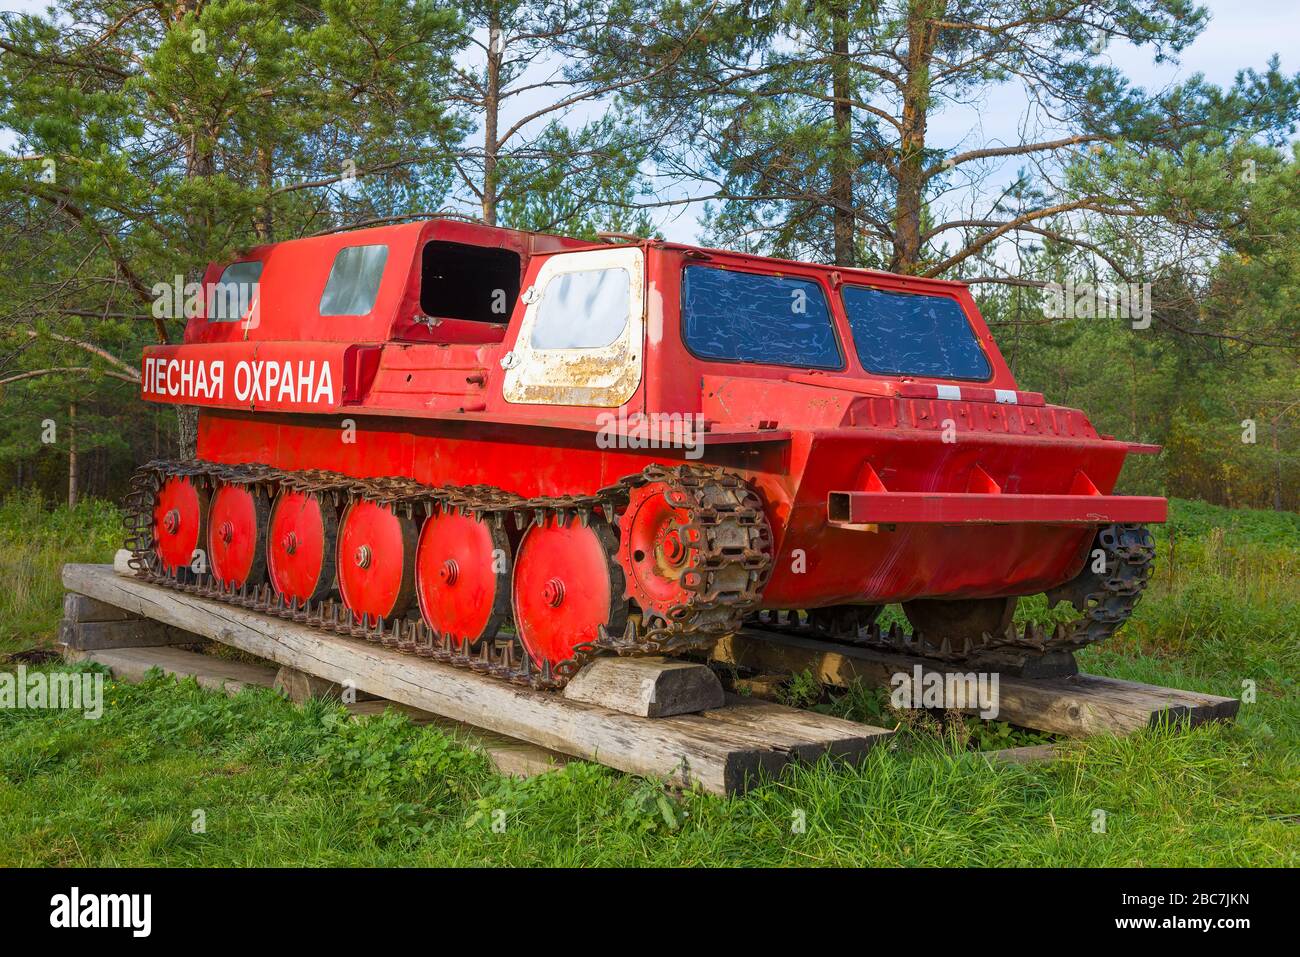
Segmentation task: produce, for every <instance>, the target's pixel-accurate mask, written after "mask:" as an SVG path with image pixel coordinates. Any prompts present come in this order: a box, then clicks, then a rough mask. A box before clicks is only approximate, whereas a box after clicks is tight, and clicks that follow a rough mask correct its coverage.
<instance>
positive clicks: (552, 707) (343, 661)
mask: <svg viewBox="0 0 1300 957" xmlns="http://www.w3.org/2000/svg"><path fill="white" fill-rule="evenodd" d="M63 583H64V586H65V587H66V588H68V589H70V590H72V591H76V592H79V593H81V594H86V595H90V596H91V597H94V598H97V599H99V600H100V601H105V602H108V603H109V604H112V605H116V606H118V607H120V608H125V609H127V610H128V611H131V612H134V613H136V614H139V615H143V616H144V617H148V618H152V619H154V620H157V621H161V622H164V623H166V624H170V625H174V626H176V627H179V628H184V629H186V630H189V631H194V632H196V633H198V634H202V635H205V636H207V637H210V638H213V639H214V640H217V641H220V642H223V643H225V644H229V645H233V646H234V647H237V648H242V649H243V650H245V651H247V652H250V653H251V654H254V655H257V656H259V657H261V658H267V659H270V660H272V661H275V662H277V663H279V664H282V665H288V666H290V667H292V668H297V669H298V670H300V671H305V672H308V673H310V674H313V675H317V676H319V677H321V678H324V679H326V680H329V681H336V682H339V683H344V682H347V681H352V682H353V684H354V685H355V686H356V687H357V688H360V689H362V690H365V691H369V692H371V693H372V694H376V695H379V696H381V697H383V698H388V699H390V700H393V701H399V702H402V703H404V704H409V705H412V706H414V707H417V708H420V709H422V710H425V711H431V712H434V713H435V714H439V715H441V716H443V717H446V718H451V719H453V720H456V721H462V722H466V723H469V724H473V725H475V726H477V727H480V728H486V729H488V730H490V731H495V732H497V733H499V734H504V735H506V736H508V737H512V738H518V739H520V740H524V741H528V742H530V743H532V744H536V745H539V746H541V747H544V748H549V749H552V750H556V751H561V752H563V753H565V754H570V755H573V756H575V757H579V758H585V759H588V760H595V761H599V762H601V763H602V764H607V765H609V766H610V767H613V768H617V769H619V770H622V771H628V772H631V773H634V774H645V775H652V776H656V777H661V778H664V779H666V780H668V781H671V782H673V783H675V784H678V785H681V786H685V787H702V788H704V789H706V790H708V791H711V792H713V793H718V794H732V793H737V792H740V791H742V790H744V789H745V788H746V787H748V786H749V785H750V784H751V783H753V782H754V781H755V780H757V778H758V776H759V774H760V773H767V774H776V773H778V772H779V771H780V770H781V768H782V767H784V766H785V765H786V764H787V763H788V762H789V761H790V760H791V759H792V758H793V757H794V756H795V751H794V749H778V748H776V747H773V746H771V745H770V743H767V742H766V741H765V740H764V739H763V738H762V737H760V736H758V735H757V734H756V732H754V730H753V729H743V728H740V727H737V726H735V725H728V724H726V723H724V722H720V721H706V720H702V716H700V715H681V716H675V717H670V718H658V719H655V720H653V721H651V720H646V719H644V718H637V717H634V716H631V715H626V714H621V713H619V712H616V711H611V710H609V709H607V708H601V707H599V706H596V705H590V704H586V703H584V702H578V701H568V700H566V699H564V698H563V697H561V696H559V695H552V694H545V693H542V692H536V691H532V690H529V689H523V688H518V687H515V686H513V685H510V684H507V683H505V682H502V681H499V680H497V679H494V678H490V677H487V676H485V675H479V674H475V673H474V672H472V671H467V670H462V669H457V668H452V667H450V666H448V665H443V664H439V663H438V662H433V661H428V660H425V659H420V658H413V657H411V656H409V655H403V654H401V653H399V652H397V651H394V650H392V649H388V648H384V647H382V646H376V645H373V644H368V643H365V642H358V641H349V640H346V639H342V638H335V637H333V636H327V635H323V634H321V633H320V632H317V631H315V630H313V629H311V628H308V627H306V626H304V625H299V624H295V623H293V622H286V621H283V620H280V619H276V618H272V617H270V616H267V615H261V614H258V613H255V612H252V611H248V610H246V609H243V608H239V607H237V606H234V605H227V604H223V603H221V602H217V601H211V600H208V599H203V598H198V597H196V596H193V595H188V594H185V593H184V592H177V591H172V590H170V589H166V588H162V587H159V586H156V585H149V584H146V583H144V582H141V581H139V580H138V579H135V578H130V577H126V576H122V575H116V574H114V573H113V571H112V569H111V568H110V567H108V566H103V565H65V566H64V569H63ZM724 710H725V709H724ZM742 732H743V733H742ZM884 733H885V732H883V731H881V730H880V729H870V728H868V729H866V731H862V730H857V731H856V732H855V734H854V735H853V736H852V737H853V738H855V739H860V738H862V737H863V735H868V736H873V740H874V736H878V735H881V734H884ZM837 735H838V736H837ZM848 737H850V736H848V735H845V734H843V733H842V732H839V731H836V732H823V733H822V742H821V744H822V747H821V748H820V750H819V752H818V753H820V752H821V751H824V750H828V749H834V750H836V751H846V750H851V748H852V747H853V744H852V741H851V740H845V739H846V738H848ZM808 750H809V749H804V753H807V751H808Z"/></svg>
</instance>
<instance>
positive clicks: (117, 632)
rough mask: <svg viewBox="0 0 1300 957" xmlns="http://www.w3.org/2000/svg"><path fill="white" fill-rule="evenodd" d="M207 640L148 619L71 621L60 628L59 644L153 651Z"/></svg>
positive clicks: (72, 646) (77, 646)
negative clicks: (163, 646)
mask: <svg viewBox="0 0 1300 957" xmlns="http://www.w3.org/2000/svg"><path fill="white" fill-rule="evenodd" d="M204 641H207V639H206V638H201V637H199V636H198V635H195V634H192V633H191V632H188V631H184V630H182V629H180V628H173V627H171V626H170V625H164V624H161V623H159V622H156V621H150V620H149V619H147V618H136V617H131V618H126V619H123V620H122V621H68V620H67V619H64V621H63V622H62V623H60V625H59V643H60V644H64V645H67V646H68V647H69V648H77V649H79V650H81V651H95V650H97V649H100V648H153V647H157V646H160V645H192V644H196V643H201V642H204Z"/></svg>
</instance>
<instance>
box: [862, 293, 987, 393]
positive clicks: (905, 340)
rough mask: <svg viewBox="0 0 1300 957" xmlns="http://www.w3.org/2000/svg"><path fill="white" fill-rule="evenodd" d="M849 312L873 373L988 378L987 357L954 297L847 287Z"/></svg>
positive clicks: (865, 361)
mask: <svg viewBox="0 0 1300 957" xmlns="http://www.w3.org/2000/svg"><path fill="white" fill-rule="evenodd" d="M842 295H843V297H844V311H845V312H846V313H847V314H848V317H849V326H850V327H851V328H852V329H853V341H854V343H855V345H856V347H857V350H858V359H859V360H860V361H861V362H862V366H863V368H865V369H867V370H868V371H869V372H877V373H880V374H882V375H916V376H931V377H934V378H937V379H976V380H983V379H987V378H988V377H989V375H990V373H991V371H992V370H991V369H990V368H989V360H988V357H987V356H985V355H984V350H983V349H981V348H980V345H979V342H978V341H977V340H976V338H975V331H974V330H973V329H971V327H970V323H969V322H967V321H966V314H965V313H963V312H962V309H961V305H960V304H959V303H958V302H957V301H956V300H955V299H949V298H948V297H947V296H921V295H915V294H913V293H900V292H886V291H885V290H883V289H871V288H869V287H866V286H845V287H844V290H843V293H842Z"/></svg>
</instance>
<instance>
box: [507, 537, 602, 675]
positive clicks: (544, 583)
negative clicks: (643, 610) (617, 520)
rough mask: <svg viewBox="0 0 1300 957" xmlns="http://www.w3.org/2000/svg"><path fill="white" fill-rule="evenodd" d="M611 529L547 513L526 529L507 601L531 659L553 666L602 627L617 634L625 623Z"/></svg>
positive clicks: (597, 634)
mask: <svg viewBox="0 0 1300 957" xmlns="http://www.w3.org/2000/svg"><path fill="white" fill-rule="evenodd" d="M617 544H618V543H617V541H616V539H615V536H614V532H613V530H611V529H610V527H609V526H608V525H607V524H605V523H604V522H602V521H600V520H599V519H594V518H593V519H592V520H591V522H590V524H589V525H587V526H585V527H584V526H583V524H582V523H581V522H580V521H579V520H578V519H577V518H572V519H570V520H569V521H568V522H567V523H566V524H560V523H559V522H558V521H557V520H556V519H554V518H552V517H549V516H548V517H547V518H546V519H545V520H544V521H543V522H542V524H540V525H538V524H534V525H532V526H530V527H529V529H528V531H526V532H525V533H524V537H523V540H522V541H521V542H520V543H519V551H518V552H517V553H516V555H515V573H514V581H513V582H512V585H511V589H510V592H511V594H510V603H511V607H512V608H513V610H514V618H515V630H516V631H517V632H518V634H519V640H520V641H521V642H523V646H524V650H525V651H527V652H528V655H529V657H530V658H532V660H533V663H534V664H536V665H537V666H538V667H541V666H542V664H543V663H544V662H548V661H549V662H550V663H551V664H552V665H553V666H554V665H557V664H559V663H560V662H563V661H567V660H568V659H569V658H572V657H573V649H574V648H575V647H577V646H578V645H580V644H584V643H586V642H593V641H595V640H596V639H597V638H598V637H599V636H600V635H599V633H600V627H601V626H602V625H604V626H605V628H606V629H607V630H608V631H609V632H610V633H611V634H613V635H620V634H622V631H623V626H624V624H626V622H627V602H626V601H625V600H624V598H623V570H622V569H621V568H619V566H618V562H617V561H615V559H614V552H615V549H616V548H617Z"/></svg>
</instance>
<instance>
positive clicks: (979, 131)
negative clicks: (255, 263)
mask: <svg viewBox="0 0 1300 957" xmlns="http://www.w3.org/2000/svg"><path fill="white" fill-rule="evenodd" d="M1202 3H1203V5H1204V6H1205V7H1207V8H1208V10H1209V11H1210V22H1209V25H1208V26H1207V27H1206V29H1205V31H1204V32H1203V33H1202V34H1201V35H1200V36H1199V37H1198V38H1197V39H1196V41H1195V42H1194V43H1193V44H1192V45H1191V46H1189V47H1188V48H1187V49H1186V50H1184V51H1183V53H1182V54H1181V56H1180V58H1179V62H1177V63H1165V64H1155V63H1153V62H1152V60H1151V56H1150V53H1149V52H1147V51H1143V50H1139V49H1135V48H1133V47H1131V46H1128V45H1126V44H1113V45H1112V46H1111V47H1109V48H1108V49H1107V50H1106V51H1105V55H1106V56H1109V57H1110V58H1111V59H1112V60H1113V61H1114V62H1115V64H1116V65H1117V66H1120V67H1121V68H1123V69H1124V71H1125V72H1126V73H1127V74H1128V76H1129V77H1130V79H1131V80H1132V81H1133V82H1134V83H1135V84H1137V85H1140V86H1145V87H1147V88H1156V89H1158V88H1162V87H1164V86H1167V85H1170V84H1173V83H1176V82H1179V81H1180V80H1185V79H1187V78H1188V77H1190V76H1192V75H1193V74H1195V73H1203V74H1205V76H1206V78H1207V79H1208V80H1209V81H1210V82H1212V83H1217V84H1220V85H1226V84H1229V83H1231V82H1232V80H1233V77H1234V75H1235V73H1236V72H1237V71H1238V70H1239V69H1242V68H1244V67H1254V68H1255V69H1263V68H1264V66H1265V65H1266V63H1267V61H1268V58H1269V57H1270V56H1271V55H1273V54H1274V53H1278V54H1279V55H1280V57H1281V65H1282V69H1283V71H1284V72H1292V73H1294V72H1296V71H1297V70H1300V53H1297V51H1300V4H1297V2H1296V0H1202ZM46 5H47V3H46V0H0V12H3V11H20V12H38V11H41V10H43V9H44V8H45V7H46ZM535 106H536V104H535V103H529V102H528V101H526V100H523V101H521V102H519V103H516V104H515V106H514V111H515V112H514V113H513V115H514V116H515V117H518V116H522V115H524V113H525V111H528V110H531V109H533V108H535ZM1024 113H1025V93H1024V91H1023V89H1021V88H1019V87H1018V86H1017V85H1015V84H1009V85H1007V86H1003V87H998V88H994V89H992V90H990V91H988V93H987V95H986V96H985V97H984V99H983V100H982V102H980V103H977V104H972V105H971V106H969V107H963V108H961V109H954V110H950V111H948V112H945V113H943V114H940V115H939V116H937V117H935V118H933V119H932V120H931V122H930V124H929V130H930V134H931V138H932V141H933V142H934V143H936V144H939V143H942V144H944V145H953V146H960V147H962V148H965V149H969V148H972V147H975V146H990V145H997V144H999V143H1003V142H1011V141H1014V140H1016V139H1017V137H1018V124H1019V123H1020V121H1021V120H1022V119H1023V117H1024ZM504 119H505V120H506V122H510V121H511V116H510V115H507V116H506V117H504ZM12 146H13V137H12V136H11V135H9V134H7V133H6V131H4V130H0V150H6V151H7V150H9V149H10V148H12ZM1013 172H1014V166H1013V164H1011V163H1009V164H1008V165H1007V167H1005V169H1004V170H1001V171H999V173H1000V174H1001V175H1004V176H1006V177H1008V178H1009V177H1010V175H1012V173H1013ZM995 180H996V177H995ZM701 212H702V207H701V205H700V204H691V205H688V206H685V207H680V208H678V209H676V210H675V211H671V212H658V213H657V214H656V217H655V218H656V220H657V223H658V225H659V228H660V230H661V231H662V232H663V234H664V235H665V236H666V237H667V238H669V239H672V240H677V241H682V242H694V241H696V240H698V239H699V238H700V237H699V234H700V225H699V217H700V214H701Z"/></svg>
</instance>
